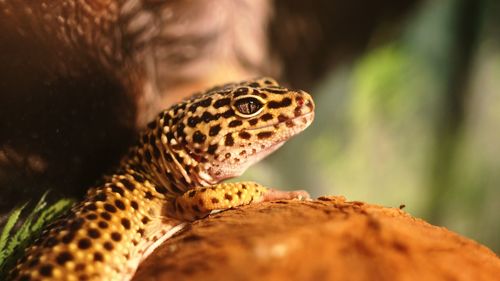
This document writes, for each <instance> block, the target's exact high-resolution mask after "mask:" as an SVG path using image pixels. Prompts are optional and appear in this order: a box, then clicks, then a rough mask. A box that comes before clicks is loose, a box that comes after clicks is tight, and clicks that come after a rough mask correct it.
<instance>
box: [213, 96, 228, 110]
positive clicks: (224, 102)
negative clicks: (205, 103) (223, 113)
mask: <svg viewBox="0 0 500 281" xmlns="http://www.w3.org/2000/svg"><path fill="white" fill-rule="evenodd" d="M230 103H231V99H230V98H223V99H219V100H217V101H215V102H214V107H215V108H220V107H223V106H225V105H229V104H230Z"/></svg>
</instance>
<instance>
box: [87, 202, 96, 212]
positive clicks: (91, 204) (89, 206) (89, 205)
mask: <svg viewBox="0 0 500 281" xmlns="http://www.w3.org/2000/svg"><path fill="white" fill-rule="evenodd" d="M85 209H86V210H88V211H95V210H97V206H96V205H95V204H94V203H90V204H88V205H87V206H85Z"/></svg>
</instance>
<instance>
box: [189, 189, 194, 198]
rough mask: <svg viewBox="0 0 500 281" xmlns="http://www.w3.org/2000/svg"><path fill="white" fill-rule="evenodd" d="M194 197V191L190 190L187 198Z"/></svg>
mask: <svg viewBox="0 0 500 281" xmlns="http://www.w3.org/2000/svg"><path fill="white" fill-rule="evenodd" d="M195 195H196V190H190V191H189V192H188V196H189V197H190V198H193V197H194V196H195Z"/></svg>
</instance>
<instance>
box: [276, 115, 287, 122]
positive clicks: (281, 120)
mask: <svg viewBox="0 0 500 281" xmlns="http://www.w3.org/2000/svg"><path fill="white" fill-rule="evenodd" d="M286 120H288V117H286V116H285V115H283V114H280V115H278V121H279V122H285V121H286Z"/></svg>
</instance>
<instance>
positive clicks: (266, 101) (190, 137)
mask: <svg viewBox="0 0 500 281" xmlns="http://www.w3.org/2000/svg"><path fill="white" fill-rule="evenodd" d="M313 118H314V102H313V100H312V98H311V96H310V95H309V94H307V93H306V92H304V91H294V90H289V89H286V88H283V87H281V86H279V85H278V84H277V83H276V82H275V81H274V80H272V79H270V78H261V79H256V80H252V81H247V82H242V83H235V84H227V85H224V86H221V87H217V88H214V89H212V90H210V91H209V92H207V93H205V94H202V95H200V96H195V97H193V98H192V99H191V100H190V101H189V102H187V106H186V107H185V108H184V109H183V114H182V118H181V120H179V122H178V124H177V125H176V126H175V127H176V128H175V130H174V134H175V137H176V141H177V142H178V143H180V144H183V146H184V150H185V151H189V155H190V156H191V158H192V159H194V160H195V161H193V162H196V163H197V165H196V167H194V169H192V171H194V172H195V174H193V173H191V176H192V177H194V178H197V179H198V183H199V184H202V185H204V184H214V183H216V182H219V181H221V180H224V179H227V178H231V177H235V176H239V175H241V174H242V173H243V172H244V171H245V170H246V169H247V168H248V167H249V166H250V165H252V164H253V163H255V162H257V161H259V160H260V159H262V158H264V157H265V156H267V155H269V154H270V153H271V152H273V151H275V150H276V149H277V148H279V147H280V146H281V145H282V144H283V143H284V142H286V141H287V140H288V139H289V138H291V137H292V136H294V135H296V134H298V133H299V132H301V131H303V130H304V129H305V128H307V127H308V126H309V125H310V124H311V122H312V121H313Z"/></svg>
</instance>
